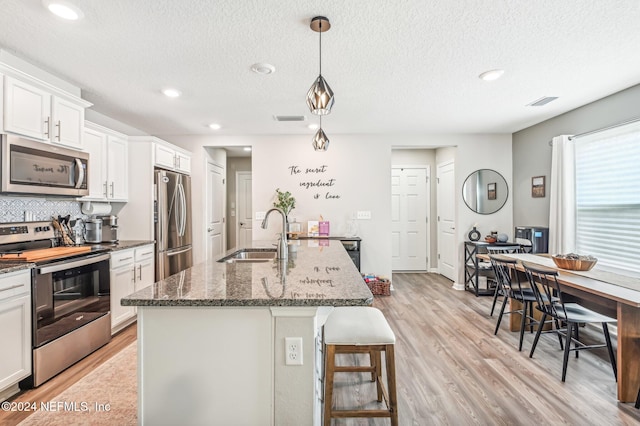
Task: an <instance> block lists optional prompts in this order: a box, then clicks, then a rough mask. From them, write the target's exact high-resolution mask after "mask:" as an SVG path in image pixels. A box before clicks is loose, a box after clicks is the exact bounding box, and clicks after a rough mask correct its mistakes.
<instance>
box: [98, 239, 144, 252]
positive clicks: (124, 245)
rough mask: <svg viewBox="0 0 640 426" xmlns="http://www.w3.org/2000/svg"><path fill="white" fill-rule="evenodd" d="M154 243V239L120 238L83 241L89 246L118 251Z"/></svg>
mask: <svg viewBox="0 0 640 426" xmlns="http://www.w3.org/2000/svg"><path fill="white" fill-rule="evenodd" d="M154 243H155V241H153V240H151V241H148V240H120V241H118V242H117V243H85V245H90V246H91V248H106V249H109V250H110V251H120V250H127V249H130V248H135V247H140V246H146V245H147V244H154Z"/></svg>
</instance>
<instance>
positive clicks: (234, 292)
mask: <svg viewBox="0 0 640 426" xmlns="http://www.w3.org/2000/svg"><path fill="white" fill-rule="evenodd" d="M290 243H291V244H293V247H292V245H291V244H290V246H289V247H290V250H289V259H288V260H287V261H280V260H276V259H266V260H265V259H262V260H257V261H246V260H245V261H234V260H231V261H228V262H222V263H221V262H217V261H216V260H215V259H211V260H209V261H207V262H204V263H201V264H198V265H194V266H193V267H192V268H189V269H187V270H185V271H182V272H180V273H178V274H176V275H173V276H171V277H169V278H167V279H165V280H163V281H159V282H157V283H155V284H154V285H152V286H150V287H147V288H146V289H143V290H141V291H139V292H137V293H134V294H131V295H129V296H128V297H125V298H123V299H122V302H121V303H122V305H126V306H137V307H138V416H139V417H138V421H139V423H140V424H153V425H155V424H243V425H284V424H296V425H313V424H320V421H321V412H322V410H321V396H322V381H321V379H322V356H321V354H320V350H321V346H322V345H321V333H320V329H321V326H322V324H323V323H324V320H325V319H326V316H327V315H328V314H329V313H330V311H331V307H332V306H364V305H370V304H371V303H372V301H373V296H372V294H371V292H370V291H369V289H368V288H367V286H366V285H365V283H364V281H363V280H362V277H361V276H360V273H359V272H358V270H357V269H356V268H355V266H354V264H353V262H352V261H351V258H350V257H349V255H348V254H347V252H346V251H345V249H344V247H343V246H342V244H341V243H340V241H315V240H308V241H292V242H290ZM252 247H253V248H254V249H263V250H266V249H271V248H273V245H272V243H259V242H254V243H253V245H252ZM292 248H293V250H292ZM287 337H294V338H301V339H302V351H301V353H300V358H299V359H296V360H290V362H291V361H293V362H294V363H295V362H296V361H300V360H301V361H302V365H287V363H286V355H285V354H286V350H285V349H286V348H285V346H286V344H285V338H287Z"/></svg>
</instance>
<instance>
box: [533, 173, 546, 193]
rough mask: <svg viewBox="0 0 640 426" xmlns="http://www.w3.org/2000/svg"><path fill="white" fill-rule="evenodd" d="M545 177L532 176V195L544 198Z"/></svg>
mask: <svg viewBox="0 0 640 426" xmlns="http://www.w3.org/2000/svg"><path fill="white" fill-rule="evenodd" d="M544 181H545V177H544V176H534V177H532V178H531V197H533V198H544V196H545V182H544Z"/></svg>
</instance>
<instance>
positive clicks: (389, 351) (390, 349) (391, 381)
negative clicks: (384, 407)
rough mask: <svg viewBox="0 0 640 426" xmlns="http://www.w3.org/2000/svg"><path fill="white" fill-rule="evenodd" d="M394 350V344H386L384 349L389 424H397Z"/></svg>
mask: <svg viewBox="0 0 640 426" xmlns="http://www.w3.org/2000/svg"><path fill="white" fill-rule="evenodd" d="M394 350H395V348H394V345H386V347H385V351H384V359H385V361H386V363H387V387H388V388H389V411H391V426H398V397H397V395H396V356H395V352H394ZM378 354H379V352H378Z"/></svg>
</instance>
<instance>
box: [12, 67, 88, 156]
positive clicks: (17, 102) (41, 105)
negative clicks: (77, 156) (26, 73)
mask: <svg viewBox="0 0 640 426" xmlns="http://www.w3.org/2000/svg"><path fill="white" fill-rule="evenodd" d="M89 105H91V104H90V103H88V102H85V101H83V100H82V99H79V98H78V99H73V98H72V97H71V96H69V97H63V96H60V95H53V94H52V93H51V92H50V91H47V90H44V89H42V88H41V87H39V86H37V85H34V84H30V83H28V82H25V81H22V80H18V79H16V78H13V77H10V76H5V77H4V130H5V131H6V132H9V133H16V134H19V135H23V136H28V137H31V138H35V139H41V140H42V141H45V142H51V143H55V144H59V145H65V146H68V147H72V148H76V149H82V129H83V125H84V110H85V107H87V106H89Z"/></svg>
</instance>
